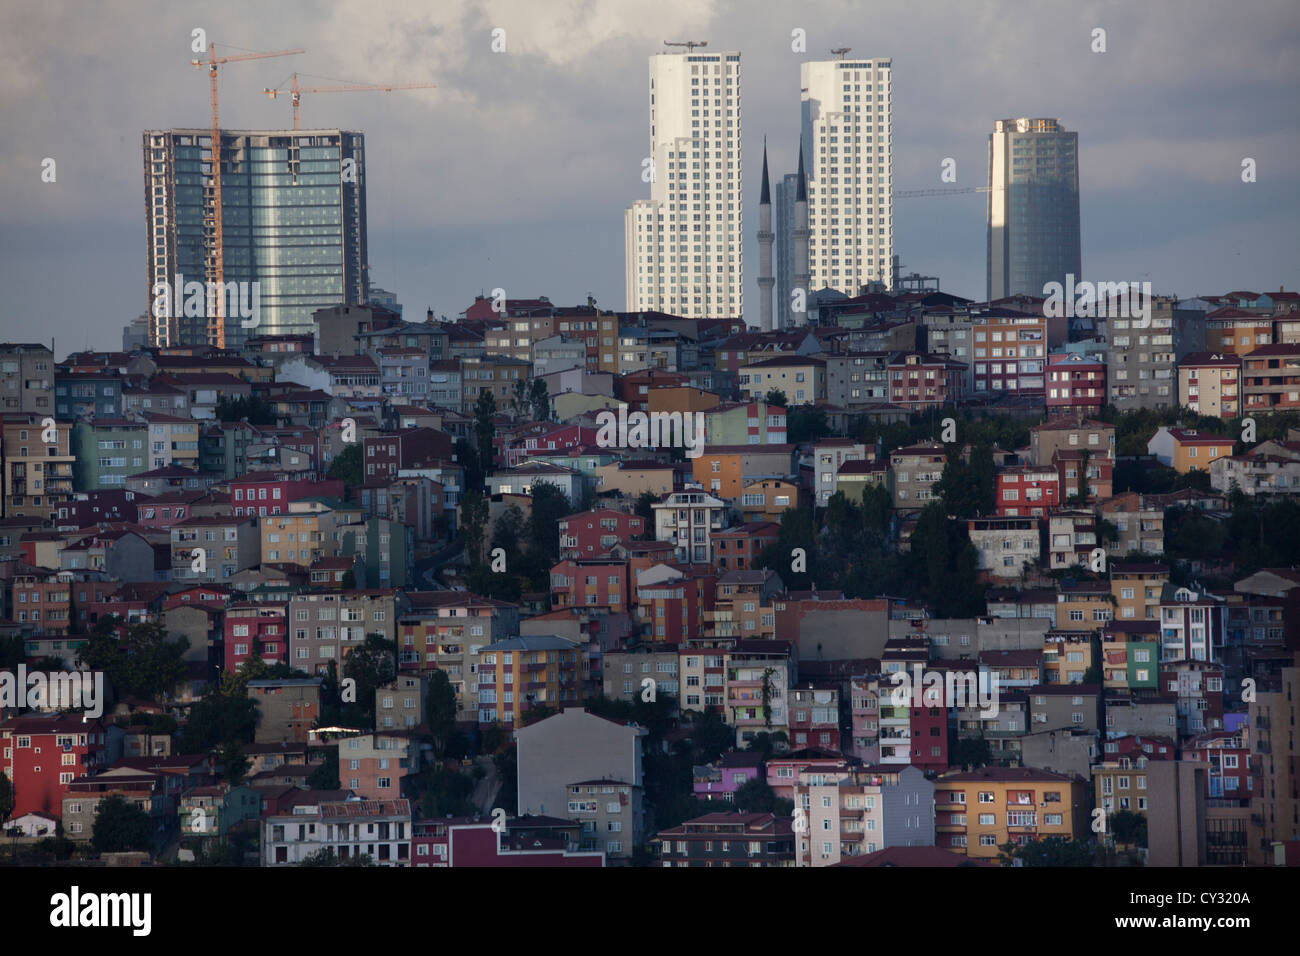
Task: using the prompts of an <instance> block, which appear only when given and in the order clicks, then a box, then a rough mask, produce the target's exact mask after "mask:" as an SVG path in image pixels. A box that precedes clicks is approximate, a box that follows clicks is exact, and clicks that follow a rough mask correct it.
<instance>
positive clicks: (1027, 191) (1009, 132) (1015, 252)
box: [987, 118, 1082, 300]
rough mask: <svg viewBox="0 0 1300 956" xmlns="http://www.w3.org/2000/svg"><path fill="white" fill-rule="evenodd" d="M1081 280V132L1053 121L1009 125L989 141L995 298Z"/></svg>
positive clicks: (999, 126)
mask: <svg viewBox="0 0 1300 956" xmlns="http://www.w3.org/2000/svg"><path fill="white" fill-rule="evenodd" d="M1067 274H1073V275H1074V276H1075V278H1076V279H1080V278H1082V276H1081V258H1080V241H1079V134H1078V133H1070V132H1066V130H1064V129H1063V128H1062V127H1061V124H1060V123H1059V122H1058V121H1057V120H1054V119H1023V118H1022V119H1004V120H997V121H996V122H995V123H994V124H993V133H992V134H991V135H990V136H989V206H988V284H987V292H988V297H989V299H990V300H993V299H1001V298H1003V297H1005V296H1012V295H1034V296H1041V295H1044V294H1045V293H1044V291H1043V288H1044V286H1045V285H1046V284H1047V283H1049V282H1060V283H1061V284H1062V285H1064V284H1065V281H1066V279H1065V277H1066V275H1067Z"/></svg>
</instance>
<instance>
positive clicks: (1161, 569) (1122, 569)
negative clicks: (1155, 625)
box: [1110, 563, 1169, 621]
mask: <svg viewBox="0 0 1300 956" xmlns="http://www.w3.org/2000/svg"><path fill="white" fill-rule="evenodd" d="M1168 583H1169V568H1168V567H1166V566H1165V565H1163V564H1125V563H1120V564H1112V565H1111V566H1110V593H1111V594H1112V595H1113V596H1114V598H1115V620H1117V621H1158V620H1160V589H1161V588H1163V587H1164V586H1165V585H1166V584H1168Z"/></svg>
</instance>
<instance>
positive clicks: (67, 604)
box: [10, 573, 73, 634]
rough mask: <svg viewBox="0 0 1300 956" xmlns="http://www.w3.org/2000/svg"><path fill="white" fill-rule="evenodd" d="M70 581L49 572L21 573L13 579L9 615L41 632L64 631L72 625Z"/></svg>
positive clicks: (63, 632) (55, 632) (62, 632)
mask: <svg viewBox="0 0 1300 956" xmlns="http://www.w3.org/2000/svg"><path fill="white" fill-rule="evenodd" d="M72 585H73V582H71V581H61V580H59V576H58V575H57V574H54V573H50V574H39V575H37V574H20V575H18V576H17V577H15V578H14V579H13V586H12V593H11V595H10V597H11V600H10V607H12V608H13V610H12V611H11V612H10V615H11V617H12V618H13V619H14V620H15V621H17V622H18V623H19V624H31V625H33V627H34V629H35V630H36V631H39V632H41V633H43V634H67V633H68V631H69V630H71V628H72Z"/></svg>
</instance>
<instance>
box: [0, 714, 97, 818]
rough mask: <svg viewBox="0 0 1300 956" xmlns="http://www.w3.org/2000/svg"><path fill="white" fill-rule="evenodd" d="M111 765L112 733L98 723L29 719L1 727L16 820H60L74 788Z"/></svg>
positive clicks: (2, 765) (1, 766)
mask: <svg viewBox="0 0 1300 956" xmlns="http://www.w3.org/2000/svg"><path fill="white" fill-rule="evenodd" d="M107 763H108V733H107V731H106V730H105V728H104V724H103V722H102V721H101V720H99V719H95V720H91V719H89V718H87V719H86V720H85V721H84V722H83V721H82V718H81V717H72V716H61V715H54V716H48V717H47V716H25V717H11V718H9V719H8V720H6V721H4V722H3V723H0V770H3V771H4V773H5V775H6V776H8V777H9V780H10V782H11V783H12V784H13V790H14V806H13V811H12V813H11V814H10V818H11V819H16V818H18V817H20V816H22V815H23V814H24V813H30V812H33V811H39V812H41V813H49V814H53V815H54V816H56V817H60V818H61V817H62V816H63V798H64V796H66V795H67V793H68V786H69V784H71V783H72V781H73V780H75V779H76V778H77V777H84V776H86V775H87V774H90V773H95V772H97V771H98V770H100V769H101V768H103V767H104V766H106V765H107Z"/></svg>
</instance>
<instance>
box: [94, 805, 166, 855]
mask: <svg viewBox="0 0 1300 956" xmlns="http://www.w3.org/2000/svg"><path fill="white" fill-rule="evenodd" d="M153 832H154V826H153V822H152V821H151V820H150V819H149V815H148V814H147V813H145V812H144V811H143V810H141V809H140V808H139V807H137V806H136V805H135V804H134V803H127V801H126V800H124V799H123V798H122V797H121V796H120V795H119V794H116V793H115V794H113V795H111V796H108V797H105V798H104V799H103V800H101V801H100V802H99V807H98V809H96V811H95V823H94V829H93V830H92V833H91V841H90V842H91V844H92V845H93V846H94V847H95V849H96V850H98V851H99V852H100V853H120V852H124V851H127V850H148V849H150V847H151V845H152V843H153Z"/></svg>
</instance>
